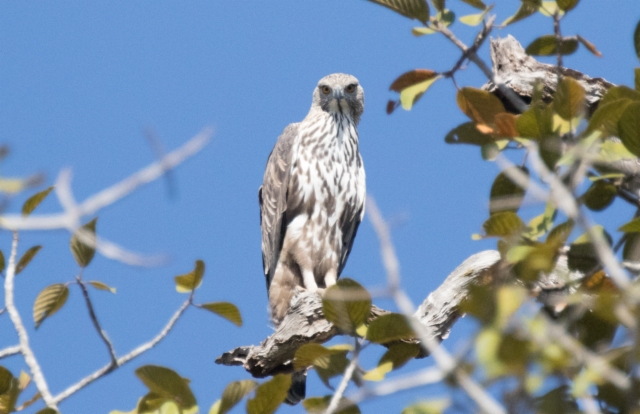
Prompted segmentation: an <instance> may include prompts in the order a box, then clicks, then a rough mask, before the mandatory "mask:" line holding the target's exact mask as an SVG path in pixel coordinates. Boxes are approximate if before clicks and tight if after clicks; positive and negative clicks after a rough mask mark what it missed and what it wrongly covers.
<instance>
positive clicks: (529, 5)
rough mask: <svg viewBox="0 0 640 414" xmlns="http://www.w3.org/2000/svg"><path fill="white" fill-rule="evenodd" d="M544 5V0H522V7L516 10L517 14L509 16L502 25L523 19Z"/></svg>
mask: <svg viewBox="0 0 640 414" xmlns="http://www.w3.org/2000/svg"><path fill="white" fill-rule="evenodd" d="M540 6H542V0H522V3H521V4H520V8H518V11H516V14H514V15H513V16H511V17H509V18H508V19H507V20H505V21H504V22H502V26H506V25H508V24H512V23H515V22H518V21H520V20H522V19H525V18H527V17H529V16H531V15H532V14H534V13H535V12H537V11H538V9H539V8H540Z"/></svg>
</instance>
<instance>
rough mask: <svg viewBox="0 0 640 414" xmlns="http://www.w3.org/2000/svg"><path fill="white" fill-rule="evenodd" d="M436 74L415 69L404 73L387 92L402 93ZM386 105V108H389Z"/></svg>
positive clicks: (427, 70) (428, 70)
mask: <svg viewBox="0 0 640 414" xmlns="http://www.w3.org/2000/svg"><path fill="white" fill-rule="evenodd" d="M437 75H438V74H437V73H436V72H434V71H432V70H430V69H415V70H410V71H409V72H405V73H403V74H402V75H400V76H399V77H398V79H396V80H394V81H393V83H392V84H391V86H389V90H391V91H396V92H402V90H403V89H406V88H408V87H409V86H413V85H415V84H418V83H420V82H424V81H426V80H429V79H431V78H434V77H436V76H437ZM388 105H389V104H387V108H389V106H388Z"/></svg>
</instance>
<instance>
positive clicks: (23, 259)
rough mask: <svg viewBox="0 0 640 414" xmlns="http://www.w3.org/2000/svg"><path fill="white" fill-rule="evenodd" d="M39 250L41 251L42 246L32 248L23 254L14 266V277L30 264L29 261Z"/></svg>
mask: <svg viewBox="0 0 640 414" xmlns="http://www.w3.org/2000/svg"><path fill="white" fill-rule="evenodd" d="M40 249H42V246H33V247H31V248H30V249H29V250H27V251H26V252H24V254H23V255H22V257H21V258H20V260H18V264H16V273H15V274H16V275H17V274H18V273H20V272H22V271H23V270H24V268H25V267H27V265H28V264H29V263H31V260H33V258H34V257H35V256H36V254H38V252H39V251H40ZM3 259H4V258H3Z"/></svg>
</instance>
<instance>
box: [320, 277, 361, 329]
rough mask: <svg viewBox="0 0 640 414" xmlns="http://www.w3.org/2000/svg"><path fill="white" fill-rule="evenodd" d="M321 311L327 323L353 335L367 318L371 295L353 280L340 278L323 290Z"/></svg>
mask: <svg viewBox="0 0 640 414" xmlns="http://www.w3.org/2000/svg"><path fill="white" fill-rule="evenodd" d="M322 310H323V312H324V316H325V318H326V319H327V321H329V322H331V323H333V324H334V325H335V326H336V327H338V329H340V330H342V331H343V332H347V333H353V332H355V330H356V329H357V328H358V326H360V325H362V324H363V323H364V322H365V321H366V320H367V318H368V317H369V312H370V310H371V295H369V292H367V290H366V289H365V288H363V287H362V285H360V284H359V283H358V282H356V281H355V280H352V279H348V278H342V279H340V280H338V282H337V283H336V284H335V285H333V286H331V287H329V288H328V289H327V290H325V293H324V295H323V297H322Z"/></svg>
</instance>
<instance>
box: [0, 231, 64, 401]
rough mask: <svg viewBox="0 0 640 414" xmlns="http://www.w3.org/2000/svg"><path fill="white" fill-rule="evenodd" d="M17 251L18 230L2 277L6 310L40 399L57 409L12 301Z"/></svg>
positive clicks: (14, 234)
mask: <svg viewBox="0 0 640 414" xmlns="http://www.w3.org/2000/svg"><path fill="white" fill-rule="evenodd" d="M17 251H18V232H17V231H14V232H13V242H12V244H11V255H10V256H9V265H8V266H7V274H6V277H5V279H4V294H5V296H4V302H5V305H6V307H7V312H9V317H10V318H11V322H12V323H13V326H14V327H15V329H16V332H17V333H18V339H19V342H20V352H21V353H22V355H23V356H24V362H25V363H26V364H27V366H28V367H29V369H30V370H31V376H32V377H33V382H34V383H35V384H36V387H37V388H38V391H39V392H40V394H41V395H42V399H43V400H44V402H45V403H46V404H47V407H51V408H54V409H57V406H56V402H55V401H54V400H53V398H52V397H51V392H49V387H48V386H47V381H46V380H45V378H44V375H43V374H42V370H41V369H40V365H39V364H38V360H37V359H36V356H35V355H34V353H33V350H32V349H31V346H29V336H28V335H27V330H26V329H25V328H24V324H23V323H22V318H20V314H19V313H18V309H17V308H16V306H15V303H14V301H13V280H14V277H15V275H16V253H17Z"/></svg>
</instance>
